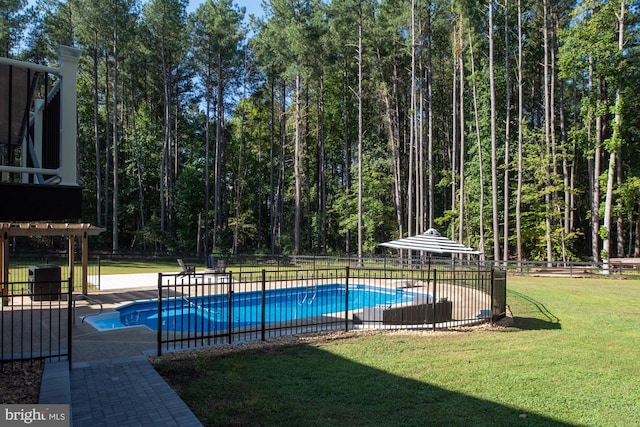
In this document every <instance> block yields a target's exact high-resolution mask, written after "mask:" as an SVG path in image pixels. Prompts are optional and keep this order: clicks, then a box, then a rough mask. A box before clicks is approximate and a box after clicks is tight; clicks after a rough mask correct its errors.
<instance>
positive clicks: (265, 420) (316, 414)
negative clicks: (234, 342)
mask: <svg viewBox="0 0 640 427" xmlns="http://www.w3.org/2000/svg"><path fill="white" fill-rule="evenodd" d="M347 345H348V344H347ZM380 352H384V350H383V349H380V348H368V349H367V348H363V349H362V350H360V351H359V355H358V356H357V357H356V359H357V361H354V360H351V359H347V358H344V357H342V356H339V355H336V354H333V353H332V352H330V351H325V350H323V349H321V348H318V347H315V346H310V345H306V344H297V345H288V346H283V347H278V348H273V347H270V348H268V349H264V350H251V351H245V352H240V353H233V354H226V355H220V356H201V357H198V358H197V359H192V358H185V359H182V360H170V361H166V362H161V363H160V364H159V365H158V366H156V368H157V369H158V371H159V372H160V373H161V375H162V376H163V377H164V378H165V379H166V380H167V381H168V382H169V384H170V385H172V387H173V388H174V389H175V390H176V391H177V392H178V394H179V395H180V396H181V398H182V399H183V400H184V401H185V402H186V403H187V404H188V405H189V406H190V407H191V409H192V410H193V412H194V414H195V415H196V416H197V417H198V418H199V419H200V421H202V422H203V424H204V425H205V426H217V425H248V426H253V425H309V426H330V425H349V426H387V425H388V426H392V425H393V426H395V425H402V426H423V425H425V426H445V425H446V426H471V425H473V426H492V427H494V426H532V425H535V426H572V425H573V424H569V423H566V422H562V421H558V420H555V419H552V418H549V417H547V416H545V415H543V414H535V413H529V412H528V409H527V408H517V407H514V406H508V405H507V404H502V403H497V402H495V401H489V400H484V399H481V398H477V397H473V396H469V395H465V394H463V393H460V392H456V391H451V390H447V389H445V388H442V387H441V386H436V385H433V384H429V383H428V381H429V377H430V375H429V372H428V371H429V360H428V351H426V350H425V357H424V358H420V359H419V360H418V359H414V360H411V359H407V360H406V361H405V363H409V364H411V365H413V366H414V369H418V370H419V371H420V370H422V371H423V372H424V373H423V376H424V378H425V380H424V381H418V380H415V379H412V378H406V377H404V376H403V372H409V371H407V370H406V369H407V368H406V366H404V365H402V364H401V365H399V366H400V367H398V368H397V369H395V368H393V372H390V371H388V370H387V369H384V370H382V369H379V368H377V367H376V366H375V365H377V364H378V362H377V361H376V360H377V358H378V357H379V353H380ZM383 357H384V358H386V359H387V361H386V362H383V363H382V364H384V363H389V359H393V358H394V357H395V356H392V355H386V356H383ZM369 365H374V366H369ZM420 366H423V368H420ZM442 369H443V368H442V367H439V368H435V369H434V371H433V375H432V376H441V370H442ZM444 369H450V370H452V371H457V370H459V371H460V372H459V375H466V376H469V375H474V372H473V371H469V367H467V366H455V365H452V366H450V367H449V368H444ZM410 371H412V372H415V371H414V370H413V369H410ZM414 375H415V374H414ZM455 378H457V377H456V376H455V375H454V376H453V377H452V379H451V380H450V381H453V382H454V383H451V384H450V385H451V388H455V387H459V384H458V382H457V381H456V380H455ZM441 381H442V380H441ZM445 386H446V385H445ZM502 386H503V385H500V387H502ZM514 387H518V385H514ZM485 392H486V393H488V394H495V393H493V392H492V391H491V390H485ZM522 392H523V393H526V388H523V390H522ZM541 406H542V405H539V407H541Z"/></svg>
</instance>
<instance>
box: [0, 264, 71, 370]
mask: <svg viewBox="0 0 640 427" xmlns="http://www.w3.org/2000/svg"><path fill="white" fill-rule="evenodd" d="M58 272H59V270H58ZM40 276H41V277H38V275H35V277H30V279H29V280H28V281H25V282H12V283H4V284H3V286H2V289H3V292H2V303H1V304H0V314H1V317H0V328H1V329H2V337H1V338H0V350H1V353H0V362H2V363H5V362H14V361H19V360H30V359H48V360H53V359H57V360H62V359H63V358H67V359H69V360H70V357H69V355H70V354H71V322H70V321H69V319H71V318H72V316H71V305H70V303H69V301H71V288H70V286H69V281H68V280H60V279H59V277H58V278H57V279H56V278H52V277H51V276H46V275H40ZM58 276H59V273H58Z"/></svg>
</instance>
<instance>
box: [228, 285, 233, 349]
mask: <svg viewBox="0 0 640 427" xmlns="http://www.w3.org/2000/svg"><path fill="white" fill-rule="evenodd" d="M227 278H228V280H227V304H228V307H229V310H227V311H228V313H229V314H228V315H227V325H228V327H227V331H228V333H229V339H228V341H227V342H228V343H229V344H231V343H232V342H233V338H232V334H233V283H231V273H228V276H227Z"/></svg>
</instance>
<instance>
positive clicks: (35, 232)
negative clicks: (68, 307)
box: [0, 222, 105, 297]
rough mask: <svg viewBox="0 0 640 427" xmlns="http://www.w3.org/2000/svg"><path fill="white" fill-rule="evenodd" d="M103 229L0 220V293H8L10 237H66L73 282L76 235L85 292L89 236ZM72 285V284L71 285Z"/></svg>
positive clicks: (95, 234)
mask: <svg viewBox="0 0 640 427" xmlns="http://www.w3.org/2000/svg"><path fill="white" fill-rule="evenodd" d="M103 231H105V229H104V228H99V227H95V226H93V225H91V224H73V223H68V224H60V223H40V222H37V223H28V222H17V223H16V222H14V223H11V222H9V223H7V222H4V223H2V222H0V285H2V295H3V297H6V296H7V294H8V291H9V289H8V286H5V284H7V283H9V242H10V239H11V238H12V237H33V236H62V237H66V238H67V239H68V258H69V275H70V276H71V277H70V279H71V283H72V284H73V283H74V282H73V280H74V278H73V271H74V267H75V262H74V252H75V240H76V237H79V238H80V241H81V253H82V293H83V294H87V292H88V286H87V270H88V263H89V236H97V235H98V234H100V233H102V232H103ZM72 286H73V285H72Z"/></svg>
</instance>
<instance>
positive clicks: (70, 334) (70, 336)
mask: <svg viewBox="0 0 640 427" xmlns="http://www.w3.org/2000/svg"><path fill="white" fill-rule="evenodd" d="M72 300H73V292H72V289H71V279H69V286H68V287H67V360H68V361H69V370H71V355H72V350H73V343H72V340H73V328H72V326H71V325H72V318H73V316H74V312H73V310H72V308H71V303H72Z"/></svg>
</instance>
